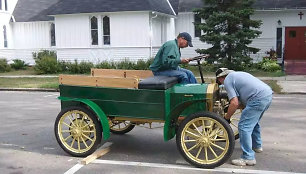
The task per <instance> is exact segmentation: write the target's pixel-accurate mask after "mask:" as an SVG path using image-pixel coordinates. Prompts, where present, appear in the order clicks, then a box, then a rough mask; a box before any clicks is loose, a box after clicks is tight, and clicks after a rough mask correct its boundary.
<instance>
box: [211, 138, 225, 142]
mask: <svg viewBox="0 0 306 174" xmlns="http://www.w3.org/2000/svg"><path fill="white" fill-rule="evenodd" d="M212 141H214V142H218V141H226V139H223V138H222V139H212Z"/></svg>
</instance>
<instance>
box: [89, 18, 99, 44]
mask: <svg viewBox="0 0 306 174" xmlns="http://www.w3.org/2000/svg"><path fill="white" fill-rule="evenodd" d="M90 28H91V45H98V19H97V18H96V17H95V16H93V17H92V18H91V19H90Z"/></svg>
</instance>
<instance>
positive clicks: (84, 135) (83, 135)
mask: <svg viewBox="0 0 306 174" xmlns="http://www.w3.org/2000/svg"><path fill="white" fill-rule="evenodd" d="M82 136H84V137H85V138H87V139H89V140H90V141H94V140H93V139H91V138H89V137H88V136H87V135H85V134H83V133H82Z"/></svg>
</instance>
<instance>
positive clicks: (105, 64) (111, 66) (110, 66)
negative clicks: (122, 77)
mask: <svg viewBox="0 0 306 174" xmlns="http://www.w3.org/2000/svg"><path fill="white" fill-rule="evenodd" d="M95 68H100V69H116V64H115V62H108V61H106V60H105V61H103V62H101V63H98V64H97V65H96V66H95Z"/></svg>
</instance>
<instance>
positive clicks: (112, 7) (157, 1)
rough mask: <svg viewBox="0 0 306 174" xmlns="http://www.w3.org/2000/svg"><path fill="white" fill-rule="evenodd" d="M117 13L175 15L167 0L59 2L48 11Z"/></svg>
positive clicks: (52, 13) (56, 13)
mask: <svg viewBox="0 0 306 174" xmlns="http://www.w3.org/2000/svg"><path fill="white" fill-rule="evenodd" d="M177 1H178V0H177ZM119 11H156V12H160V13H165V14H169V15H175V14H174V13H173V12H172V9H171V7H170V6H169V4H168V2H167V0H61V1H60V2H58V3H57V4H55V5H54V6H53V7H52V8H50V9H49V12H48V14H49V15H59V14H77V13H96V12H119Z"/></svg>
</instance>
